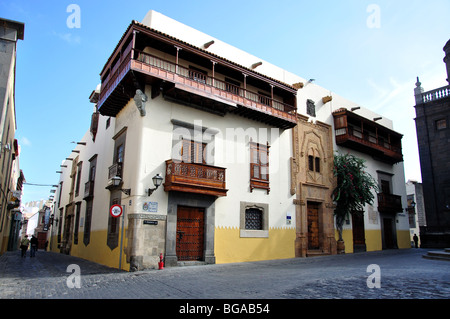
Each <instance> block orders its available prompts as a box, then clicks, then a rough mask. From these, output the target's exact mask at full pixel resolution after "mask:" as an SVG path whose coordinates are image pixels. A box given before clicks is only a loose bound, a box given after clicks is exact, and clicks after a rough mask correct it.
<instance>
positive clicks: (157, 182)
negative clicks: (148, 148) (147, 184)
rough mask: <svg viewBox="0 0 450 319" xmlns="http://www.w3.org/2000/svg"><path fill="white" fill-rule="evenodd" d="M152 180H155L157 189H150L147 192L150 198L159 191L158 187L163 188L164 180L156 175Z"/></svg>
mask: <svg viewBox="0 0 450 319" xmlns="http://www.w3.org/2000/svg"><path fill="white" fill-rule="evenodd" d="M152 180H153V185H155V188H149V189H148V190H147V194H148V196H150V195H151V194H152V193H153V192H154V191H155V190H157V189H158V187H159V186H161V184H162V182H163V178H162V177H161V176H160V175H159V174H156V175H155V176H153V177H152Z"/></svg>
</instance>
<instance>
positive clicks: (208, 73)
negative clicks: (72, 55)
mask: <svg viewBox="0 0 450 319" xmlns="http://www.w3.org/2000/svg"><path fill="white" fill-rule="evenodd" d="M101 82H102V83H101V91H100V97H99V101H98V109H99V112H100V113H101V114H103V115H109V116H116V115H117V113H119V112H120V110H121V109H122V108H123V107H124V106H125V105H126V104H127V103H128V101H130V99H132V98H133V97H134V95H135V93H136V89H138V88H140V89H141V90H143V89H144V87H145V85H146V84H149V85H151V86H152V92H151V97H148V98H149V99H150V98H155V97H157V96H158V95H160V94H161V93H162V95H163V96H164V98H165V99H168V100H172V101H176V102H178V103H181V104H184V105H188V106H192V107H195V108H198V109H201V110H204V111H208V112H212V113H216V114H220V115H224V114H225V113H228V112H231V113H235V114H239V115H240V116H244V117H247V118H250V119H253V120H257V121H260V122H263V123H266V124H269V125H272V126H274V127H278V128H281V129H286V128H292V127H294V126H295V125H296V122H297V118H296V112H297V100H296V94H297V90H296V89H295V88H293V87H292V86H290V85H287V84H284V83H282V82H279V81H277V80H275V79H272V78H269V77H266V76H264V75H262V74H259V73H257V72H255V71H253V70H251V69H248V68H246V67H243V66H240V65H237V64H235V63H234V62H231V61H229V60H226V59H223V58H221V57H218V56H216V55H214V54H212V53H209V52H207V51H205V50H203V49H201V48H197V47H194V46H192V45H190V44H188V43H185V42H182V41H180V40H177V39H174V38H172V37H170V36H168V35H166V34H163V33H160V32H159V31H156V30H153V29H150V28H148V27H146V26H145V25H142V24H139V23H137V22H135V21H134V22H133V23H132V24H131V25H130V26H129V28H128V29H127V31H126V32H125V34H124V35H123V37H122V39H121V40H120V42H119V44H118V45H117V47H116V49H115V51H114V53H113V54H112V55H111V57H110V58H109V59H108V62H107V63H106V65H105V67H104V68H103V70H102V72H101Z"/></svg>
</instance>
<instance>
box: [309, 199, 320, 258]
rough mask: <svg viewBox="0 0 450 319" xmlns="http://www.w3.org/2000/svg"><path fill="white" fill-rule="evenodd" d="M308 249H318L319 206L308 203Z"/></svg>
mask: <svg viewBox="0 0 450 319" xmlns="http://www.w3.org/2000/svg"><path fill="white" fill-rule="evenodd" d="M308 249H319V208H318V207H317V205H310V204H308Z"/></svg>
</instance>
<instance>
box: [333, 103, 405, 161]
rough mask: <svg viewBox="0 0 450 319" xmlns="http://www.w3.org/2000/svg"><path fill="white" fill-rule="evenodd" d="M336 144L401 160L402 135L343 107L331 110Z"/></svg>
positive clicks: (382, 158) (376, 157) (378, 157)
mask: <svg viewBox="0 0 450 319" xmlns="http://www.w3.org/2000/svg"><path fill="white" fill-rule="evenodd" d="M333 117H334V129H335V136H336V144H337V145H341V146H344V147H348V148H351V149H354V150H357V151H360V152H363V153H366V154H369V155H371V156H372V157H373V158H375V159H377V160H380V161H382V162H386V163H389V164H395V163H399V162H402V161H403V154H402V141H401V140H402V137H403V136H402V135H401V134H399V133H397V132H395V131H393V130H391V129H388V128H387V127H385V126H382V125H380V124H378V123H376V121H372V120H370V119H367V118H364V117H362V116H359V115H357V114H355V113H353V112H351V111H349V110H347V109H345V108H343V109H339V110H336V111H334V112H333Z"/></svg>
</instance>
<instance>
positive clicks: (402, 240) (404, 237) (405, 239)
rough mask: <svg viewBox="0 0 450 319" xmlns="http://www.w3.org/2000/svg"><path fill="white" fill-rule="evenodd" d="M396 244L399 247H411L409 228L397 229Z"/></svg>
mask: <svg viewBox="0 0 450 319" xmlns="http://www.w3.org/2000/svg"><path fill="white" fill-rule="evenodd" d="M397 244H398V248H400V249H406V248H411V237H410V234H409V230H397Z"/></svg>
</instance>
